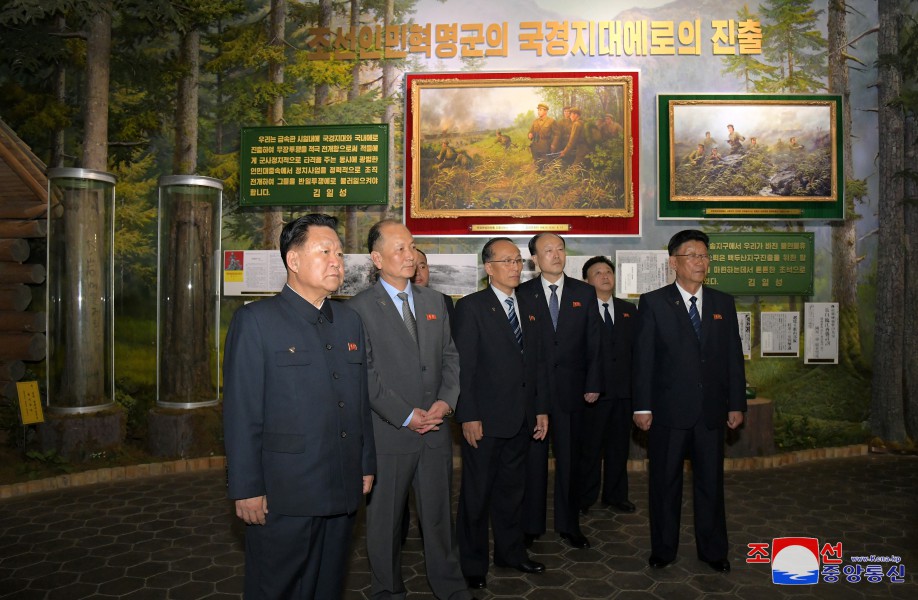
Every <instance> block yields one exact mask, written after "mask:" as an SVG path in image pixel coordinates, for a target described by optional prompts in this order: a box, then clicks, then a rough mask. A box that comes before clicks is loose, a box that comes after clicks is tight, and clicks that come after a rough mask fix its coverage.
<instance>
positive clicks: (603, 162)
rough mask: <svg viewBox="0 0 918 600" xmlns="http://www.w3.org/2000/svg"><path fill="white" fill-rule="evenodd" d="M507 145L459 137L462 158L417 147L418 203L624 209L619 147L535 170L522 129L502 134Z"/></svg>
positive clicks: (481, 207)
mask: <svg viewBox="0 0 918 600" xmlns="http://www.w3.org/2000/svg"><path fill="white" fill-rule="evenodd" d="M505 133H506V134H507V135H509V136H510V137H511V139H512V140H518V141H516V142H512V143H511V145H510V146H509V147H508V148H505V147H504V146H503V145H500V144H495V143H494V142H493V140H492V139H491V138H480V137H479V138H469V139H460V140H459V141H458V142H457V143H456V147H455V152H456V156H457V157H461V160H459V159H458V158H457V159H454V160H452V161H439V162H438V160H437V156H438V152H437V150H436V145H425V146H423V147H422V150H421V195H422V201H421V205H422V206H423V207H424V208H426V209H429V210H515V211H527V210H561V211H575V210H602V209H612V208H622V207H624V171H623V166H622V165H623V158H622V157H623V153H624V146H623V144H622V143H621V140H620V139H619V140H618V142H617V143H614V142H613V141H608V142H602V143H600V144H597V145H596V146H595V147H594V148H593V151H592V152H591V154H590V155H588V157H587V160H586V161H585V162H584V163H583V164H582V165H572V166H570V167H566V166H565V165H564V164H563V163H562V161H561V160H560V158H555V159H553V160H551V161H549V162H548V163H547V164H546V165H545V167H544V168H543V169H541V170H540V169H538V168H537V167H536V164H535V163H534V162H533V160H532V154H531V153H530V151H529V144H528V140H527V138H526V132H525V130H522V129H519V130H513V131H507V132H505Z"/></svg>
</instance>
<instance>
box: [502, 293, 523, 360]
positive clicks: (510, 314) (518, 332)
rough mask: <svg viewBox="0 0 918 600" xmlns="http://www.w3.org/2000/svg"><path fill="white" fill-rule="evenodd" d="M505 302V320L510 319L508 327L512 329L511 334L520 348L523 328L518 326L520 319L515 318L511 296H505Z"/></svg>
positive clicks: (521, 346) (521, 347)
mask: <svg viewBox="0 0 918 600" xmlns="http://www.w3.org/2000/svg"><path fill="white" fill-rule="evenodd" d="M504 302H506V303H507V307H508V308H507V320H508V321H510V329H512V330H513V336H514V337H515V338H516V343H517V344H519V345H520V350H522V349H523V330H522V328H520V320H519V319H517V318H516V311H515V310H513V298H507V299H506V300H504Z"/></svg>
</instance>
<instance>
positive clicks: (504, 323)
mask: <svg viewBox="0 0 918 600" xmlns="http://www.w3.org/2000/svg"><path fill="white" fill-rule="evenodd" d="M488 289H489V290H490V292H491V294H490V295H489V296H488V304H490V305H491V314H492V316H493V317H494V327H496V328H497V330H498V331H503V332H504V337H506V338H507V340H509V341H510V342H511V343H512V344H513V345H514V346H515V347H517V348H519V344H517V343H516V335H514V333H513V330H512V329H511V328H510V320H509V319H508V318H507V305H506V304H504V303H502V302H501V301H500V300H499V299H498V298H497V294H495V293H494V290H492V289H491V288H490V287H489V288H488ZM517 292H519V289H517ZM516 304H517V305H518V304H519V302H517V303H516ZM516 314H517V317H518V318H519V319H520V329H521V330H522V332H523V340H525V339H526V329H525V328H524V326H523V318H524V317H523V311H522V310H521V309H520V307H519V306H516Z"/></svg>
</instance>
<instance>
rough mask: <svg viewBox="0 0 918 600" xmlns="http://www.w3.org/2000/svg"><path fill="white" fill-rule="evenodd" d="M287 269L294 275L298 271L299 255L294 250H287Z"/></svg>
mask: <svg viewBox="0 0 918 600" xmlns="http://www.w3.org/2000/svg"><path fill="white" fill-rule="evenodd" d="M287 268H288V269H290V270H291V271H293V272H294V273H297V272H298V271H299V270H300V255H299V253H298V252H297V251H296V250H287Z"/></svg>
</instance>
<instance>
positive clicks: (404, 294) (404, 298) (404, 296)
mask: <svg viewBox="0 0 918 600" xmlns="http://www.w3.org/2000/svg"><path fill="white" fill-rule="evenodd" d="M396 296H398V297H399V298H401V300H402V302H406V301H407V300H408V292H399V293H397V294H396Z"/></svg>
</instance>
